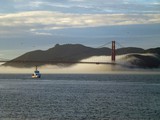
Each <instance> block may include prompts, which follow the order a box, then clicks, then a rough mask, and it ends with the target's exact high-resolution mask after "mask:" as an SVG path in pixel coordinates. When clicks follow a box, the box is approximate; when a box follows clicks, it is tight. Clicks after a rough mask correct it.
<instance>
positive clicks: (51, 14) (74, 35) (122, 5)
mask: <svg viewBox="0 0 160 120" xmlns="http://www.w3.org/2000/svg"><path fill="white" fill-rule="evenodd" d="M112 40H116V41H118V42H119V43H121V44H122V45H123V46H125V47H129V46H135V47H142V48H145V49H147V48H151V47H159V46H160V0H1V1H0V58H14V57H17V56H19V55H22V54H23V53H25V52H28V51H31V50H36V49H42V50H45V49H48V48H50V47H53V46H54V45H55V44H57V43H59V44H66V43H67V44H69V43H72V44H75V43H80V44H84V45H86V46H92V47H98V46H101V45H103V44H105V43H108V42H109V41H112ZM108 47H109V46H108Z"/></svg>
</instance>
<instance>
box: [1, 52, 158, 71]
mask: <svg viewBox="0 0 160 120" xmlns="http://www.w3.org/2000/svg"><path fill="white" fill-rule="evenodd" d="M146 55H147V54H146ZM124 57H126V55H119V56H117V57H116V63H117V65H109V64H73V65H70V66H66V65H65V64H59V65H44V66H39V67H38V69H39V70H40V71H41V72H42V73H112V72H129V71H130V72H131V73H132V72H136V71H137V70H138V71H141V72H151V71H152V72H158V71H159V70H160V69H152V70H150V69H138V68H130V67H129V66H130V64H129V62H127V61H126V60H124V59H123V58H124ZM131 59H132V60H134V59H135V58H131ZM81 61H82V62H111V57H110V56H93V57H90V58H87V59H83V60H81ZM34 70H35V67H32V68H15V67H4V66H0V73H33V71H34Z"/></svg>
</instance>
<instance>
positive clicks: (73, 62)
mask: <svg viewBox="0 0 160 120" xmlns="http://www.w3.org/2000/svg"><path fill="white" fill-rule="evenodd" d="M0 62H10V63H34V64H35V63H43V64H78V63H79V64H111V65H116V63H115V62H87V61H37V60H27V61H23V60H15V61H14V60H11V61H9V60H0Z"/></svg>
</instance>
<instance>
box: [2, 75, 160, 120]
mask: <svg viewBox="0 0 160 120" xmlns="http://www.w3.org/2000/svg"><path fill="white" fill-rule="evenodd" d="M0 120H160V75H152V74H150V75H146V74H144V75H125V74H121V75H118V74H117V75H113V74H105V75H104V74H103V75H85V74H80V75H43V78H42V79H38V80H36V79H30V75H2V74H1V75H0Z"/></svg>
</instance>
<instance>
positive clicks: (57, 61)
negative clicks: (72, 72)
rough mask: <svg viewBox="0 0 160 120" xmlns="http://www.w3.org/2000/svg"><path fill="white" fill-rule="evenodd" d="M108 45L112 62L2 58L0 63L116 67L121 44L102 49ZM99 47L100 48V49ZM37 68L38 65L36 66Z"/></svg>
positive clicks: (112, 43)
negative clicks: (102, 65) (118, 49)
mask: <svg viewBox="0 0 160 120" xmlns="http://www.w3.org/2000/svg"><path fill="white" fill-rule="evenodd" d="M108 44H111V45H112V46H111V47H112V48H111V61H110V62H98V61H96V62H95V61H90V62H89V61H65V60H45V61H42V60H9V59H4V58H0V62H1V63H5V62H10V61H11V62H12V63H14V62H15V63H44V64H78V63H79V64H97V65H98V64H111V65H116V64H117V63H116V44H118V45H119V46H122V45H121V44H119V43H118V42H116V41H110V42H108V43H106V44H104V45H102V46H100V47H104V46H106V45H108ZM100 47H98V48H100ZM35 66H36V65H35Z"/></svg>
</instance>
